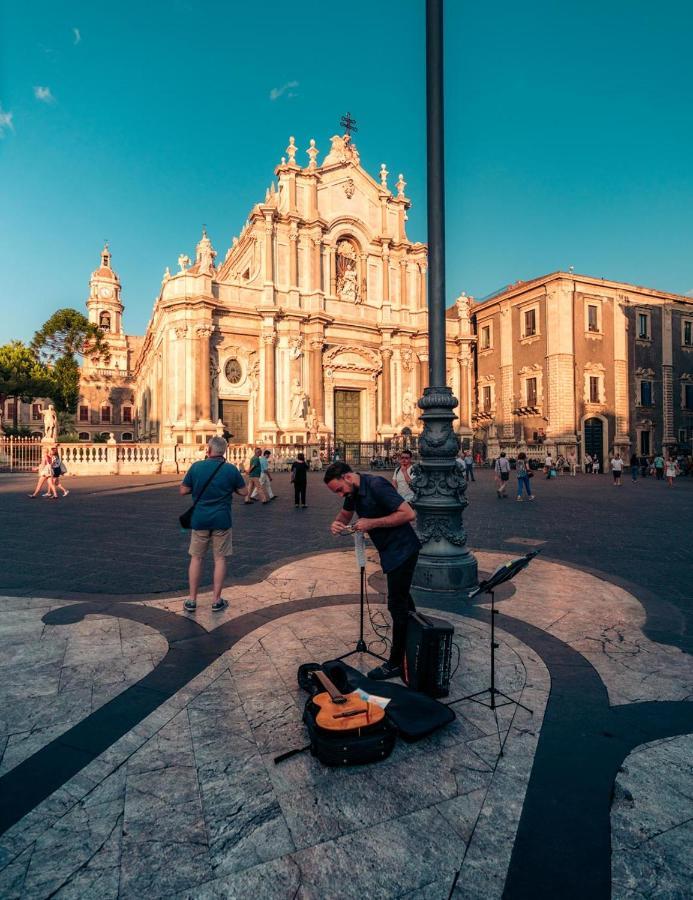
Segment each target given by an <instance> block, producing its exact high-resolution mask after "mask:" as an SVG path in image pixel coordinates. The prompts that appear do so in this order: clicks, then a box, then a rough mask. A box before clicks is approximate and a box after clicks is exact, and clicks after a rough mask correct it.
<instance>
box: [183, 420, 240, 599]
mask: <svg viewBox="0 0 693 900" xmlns="http://www.w3.org/2000/svg"><path fill="white" fill-rule="evenodd" d="M227 446H228V445H227V443H226V441H225V440H224V438H223V437H213V438H211V439H210V441H209V443H208V444H207V458H206V459H204V460H200V461H199V462H195V463H193V464H192V465H191V466H190V468H189V469H188V471H187V472H186V473H185V478H184V479H183V483H182V484H181V486H180V492H181V494H192V495H193V500H195V501H196V503H195V509H194V510H193V515H192V531H191V533H190V549H189V551H188V553H189V554H190V566H189V568H188V579H189V582H190V597H189V598H188V599H187V600H186V601H185V603H184V604H183V606H184V608H185V609H186V610H187V612H194V611H195V610H196V609H197V591H198V588H199V586H200V576H201V575H202V563H203V561H204V557H205V554H206V552H207V548H208V547H209V545H210V544H211V545H212V552H213V554H214V601H213V603H212V609H213V610H214V611H215V612H220V611H221V610H223V609H225V608H226V606H227V603H226V600H224V599H223V597H222V596H221V589H222V588H223V586H224V579H225V578H226V557H227V556H230V555H231V552H232V543H231V501H232V499H233V495H234V494H238V495H239V496H240V497H243V496H244V495H245V492H246V489H245V481H244V480H243V476H242V475H241V473H240V472H239V471H238V469H237V468H236V467H235V466H234V465H232V464H231V463H227V462H225V461H224V460H225V457H226V448H227ZM205 485H206V487H205Z"/></svg>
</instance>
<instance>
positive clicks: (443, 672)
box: [404, 612, 455, 697]
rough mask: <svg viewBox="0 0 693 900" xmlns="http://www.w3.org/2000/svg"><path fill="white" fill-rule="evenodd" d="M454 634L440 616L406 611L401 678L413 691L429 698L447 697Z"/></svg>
mask: <svg viewBox="0 0 693 900" xmlns="http://www.w3.org/2000/svg"><path fill="white" fill-rule="evenodd" d="M454 633H455V629H454V628H453V626H452V625H451V624H450V623H449V622H446V621H445V620H444V619H434V618H433V617H432V616H425V615H423V613H419V612H410V613H409V622H408V624H407V650H406V653H405V656H404V681H405V682H406V684H407V685H408V686H409V687H410V688H411V689H412V690H413V691H421V693H422V694H428V696H429V697H447V695H448V693H449V692H450V660H451V657H452V636H453V634H454Z"/></svg>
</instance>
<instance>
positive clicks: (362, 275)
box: [359, 253, 368, 303]
mask: <svg viewBox="0 0 693 900" xmlns="http://www.w3.org/2000/svg"><path fill="white" fill-rule="evenodd" d="M359 297H360V299H361V302H362V303H365V301H366V300H367V299H368V254H367V253H359Z"/></svg>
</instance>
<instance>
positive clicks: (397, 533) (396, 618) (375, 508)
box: [325, 462, 421, 679]
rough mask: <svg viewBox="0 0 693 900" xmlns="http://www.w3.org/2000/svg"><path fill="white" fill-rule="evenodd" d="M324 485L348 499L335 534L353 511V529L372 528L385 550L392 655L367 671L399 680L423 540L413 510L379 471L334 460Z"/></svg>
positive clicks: (372, 534)
mask: <svg viewBox="0 0 693 900" xmlns="http://www.w3.org/2000/svg"><path fill="white" fill-rule="evenodd" d="M325 484H326V485H327V486H328V488H329V489H330V490H331V491H332V492H333V493H335V494H339V496H340V497H343V498H344V506H343V508H342V511H341V512H340V513H339V515H338V516H337V518H336V519H335V520H334V522H333V523H332V525H331V528H330V530H331V531H332V534H341V532H343V531H344V529H345V528H346V527H347V525H348V524H349V523H350V522H351V520H352V517H353V515H354V513H356V514H357V515H358V517H359V518H358V519H357V521H356V522H355V524H354V529H355V530H356V531H360V532H364V533H365V532H368V536H369V537H370V539H371V540H372V541H373V543H374V544H375V547H376V549H377V550H378V553H379V554H380V564H381V566H382V567H383V572H384V573H385V575H386V576H387V608H388V609H389V611H390V615H391V616H392V648H391V650H390V659H389V660H388V662H385V663H383V664H382V665H381V666H376V668H375V669H371V671H370V672H369V673H368V677H369V678H377V679H384V678H395V677H397V676H399V675H401V674H402V663H403V661H404V651H405V649H406V640H407V618H408V614H409V610H412V611H413V610H414V609H416V607H415V606H414V601H413V600H412V598H411V594H410V592H409V589H410V587H411V580H412V578H413V576H414V569H415V568H416V560H417V559H418V556H419V550H420V548H421V543H420V542H419V539H418V537H417V536H416V532H415V531H414V529H413V528H412V527H411V522H412V521H413V520H414V519H415V518H416V514H415V512H414V510H413V509H412V508H411V506H409V504H408V503H407V502H406V501H405V500H403V499H402V497H400V495H399V494H398V493H397V491H396V490H395V489H394V488H393V487H392V485H391V484H390V482H389V481H387V479H385V478H381V477H380V476H379V475H363V474H361V473H359V472H352V470H351V467H350V466H348V465H347V464H346V463H343V462H335V463H332V465H331V466H329V468H328V469H327V471H326V472H325Z"/></svg>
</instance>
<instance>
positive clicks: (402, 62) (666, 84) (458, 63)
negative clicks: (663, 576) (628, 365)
mask: <svg viewBox="0 0 693 900" xmlns="http://www.w3.org/2000/svg"><path fill="white" fill-rule="evenodd" d="M692 26H693V4H690V3H688V2H685V0H680V2H669V0H662V2H660V3H657V4H653V3H651V2H642V0H630V2H625V0H608V2H606V3H605V2H603V0H601V2H593V0H582V2H563V3H559V2H557V0H551V2H549V0H544V2H541V0H537V2H534V0H528V2H526V3H523V4H520V3H517V2H516V0H515V2H510V0H498V2H496V3H494V4H481V3H471V2H468V0H448V2H447V10H446V42H447V43H446V54H447V57H446V92H447V94H446V116H447V120H446V166H447V179H446V181H447V200H446V202H447V239H448V254H447V260H448V267H447V282H448V294H449V298H448V299H449V300H452V299H453V298H454V296H455V295H456V294H458V293H459V292H460V291H461V290H465V291H467V293H470V294H473V295H474V296H475V297H478V298H481V297H483V296H485V295H486V294H488V293H490V292H492V291H494V290H496V289H497V288H499V287H501V286H502V285H504V284H507V283H509V282H513V281H516V280H517V279H529V278H532V277H535V276H537V275H540V274H542V273H544V272H549V271H553V270H555V269H559V268H563V269H566V268H567V267H568V266H571V265H572V266H574V267H575V270H576V271H577V272H582V273H586V274H591V275H595V276H598V277H601V276H603V277H606V278H613V279H619V280H624V281H630V282H633V283H636V284H644V285H648V286H652V287H657V288H660V289H662V290H668V291H674V292H678V293H688V292H690V291H693V215H692V213H693V203H692V201H693V167H692V166H691V158H692V149H691V148H692V147H693V104H692V103H691V96H693V75H692V71H693V69H692V67H691V66H690V64H689V62H687V60H688V59H689V56H690V34H691V28H692ZM423 27H424V0H381V2H380V3H377V4H374V3H372V2H363V0H351V2H349V3H347V4H344V3H339V4H311V3H308V4H303V3H287V2H286V0H282V2H275V0H262V2H258V3H254V4H246V3H222V2H218V3H214V2H204V0H200V2H196V3H193V2H183V0H173V2H167V3H163V2H156V0H153V2H149V3H141V2H140V3H137V4H135V3H133V2H130V0H125V2H121V3H118V4H113V5H111V6H106V7H104V6H103V5H97V4H93V3H85V2H82V3H70V2H63V3H59V4H57V3H54V2H45V0H39V2H35V3H32V4H31V5H30V6H28V7H27V6H26V5H24V6H23V7H22V5H20V4H18V3H10V2H9V0H5V3H4V6H3V7H2V20H1V21H0V133H1V135H2V136H1V137H0V260H1V265H0V309H1V310H2V312H1V314H0V342H4V341H6V340H9V339H10V338H13V337H19V338H22V339H25V340H26V339H29V338H30V337H31V335H32V334H33V332H34V330H35V329H36V328H38V327H40V325H41V324H42V323H43V321H44V320H45V319H46V318H48V316H49V315H50V314H51V313H52V312H53V311H54V310H55V309H57V308H59V307H62V306H76V307H77V308H80V309H83V304H84V300H85V298H86V294H87V282H88V278H89V274H90V272H91V270H92V269H93V268H95V267H96V265H97V263H98V257H99V251H100V249H101V246H102V243H103V239H104V238H108V239H109V241H110V245H111V250H112V252H113V264H114V267H115V268H116V270H117V271H118V273H119V275H120V277H121V279H122V281H123V286H124V293H123V297H124V301H125V304H126V318H125V322H126V327H127V330H128V331H130V332H131V333H143V332H144V329H145V327H146V323H147V321H148V319H149V316H150V314H151V310H152V305H153V300H154V297H155V296H156V293H157V291H158V288H159V284H160V279H161V275H162V272H163V270H164V268H165V267H166V266H167V265H168V266H171V268H172V269H173V268H174V267H175V263H176V259H177V257H178V254H179V253H181V252H186V253H188V254H190V255H192V251H193V249H194V245H195V242H196V240H197V238H198V235H199V233H200V230H201V226H202V223H206V225H207V229H208V231H209V234H210V236H211V238H212V240H213V242H214V244H215V246H216V248H217V250H218V251H219V253H220V254H221V255H222V256H223V254H224V252H225V250H226V248H227V247H228V245H229V243H230V241H231V238H232V237H233V235H234V234H237V233H238V232H239V230H240V228H241V226H242V224H243V222H244V221H245V218H246V217H247V214H248V212H249V210H250V208H251V207H252V205H253V203H255V202H256V201H257V200H260V199H262V197H263V196H264V191H265V188H266V187H267V186H268V184H269V182H270V180H271V178H272V172H273V168H274V166H275V165H276V164H277V163H278V161H279V158H280V157H281V156H282V155H283V153H284V148H285V147H286V144H287V141H288V137H289V135H290V134H294V135H296V142H297V144H298V146H299V147H300V148H301V152H303V150H304V149H305V148H306V147H307V146H308V141H309V139H310V138H311V137H314V138H315V139H316V141H317V145H318V147H319V148H320V150H321V151H323V153H324V152H326V151H327V149H328V146H329V137H330V136H331V135H332V134H334V133H335V132H336V131H338V121H339V117H340V115H342V114H343V113H344V112H346V111H347V110H349V111H351V113H352V114H353V115H354V116H355V117H356V118H357V120H358V123H359V133H358V135H357V136H356V143H357V145H358V148H359V151H360V153H361V159H362V162H363V163H364V165H365V166H366V168H368V169H369V171H370V172H371V173H372V174H374V175H375V174H376V173H377V170H378V169H379V167H380V163H381V162H385V163H386V164H387V167H388V169H389V171H390V172H391V173H392V177H391V182H392V183H394V180H395V179H396V177H397V173H399V172H403V173H404V176H405V179H406V181H407V183H408V187H407V193H408V194H409V196H410V197H411V198H412V200H413V204H414V206H413V208H412V210H411V212H410V217H409V236H410V238H412V239H414V240H425V239H426V210H425V203H426V192H425V187H426V186H425V171H426V170H425V124H424V116H425V92H424V87H425V85H424V30H423ZM286 85H290V87H285V86H286ZM283 87H284V88H285V89H284V90H281V89H282V88H283ZM277 94H279V96H277ZM273 98H274V99H273ZM306 159H307V157H306Z"/></svg>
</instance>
